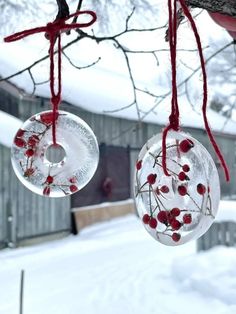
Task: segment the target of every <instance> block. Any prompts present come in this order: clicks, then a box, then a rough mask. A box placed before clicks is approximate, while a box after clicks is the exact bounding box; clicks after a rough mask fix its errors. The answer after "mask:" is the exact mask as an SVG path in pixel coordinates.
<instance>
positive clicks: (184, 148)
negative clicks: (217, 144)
mask: <svg viewBox="0 0 236 314" xmlns="http://www.w3.org/2000/svg"><path fill="white" fill-rule="evenodd" d="M193 146H194V143H193V141H191V140H190V139H186V140H183V141H181V142H180V144H179V148H180V150H181V152H183V153H187V152H188V151H189V150H190V149H191V148H193Z"/></svg>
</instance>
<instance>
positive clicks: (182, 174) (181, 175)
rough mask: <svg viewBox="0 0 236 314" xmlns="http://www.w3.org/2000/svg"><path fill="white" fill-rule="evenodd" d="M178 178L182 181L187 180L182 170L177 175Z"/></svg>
mask: <svg viewBox="0 0 236 314" xmlns="http://www.w3.org/2000/svg"><path fill="white" fill-rule="evenodd" d="M178 178H179V180H180V181H184V180H187V178H188V177H187V176H186V174H185V173H184V172H183V171H181V172H180V173H179V175H178Z"/></svg>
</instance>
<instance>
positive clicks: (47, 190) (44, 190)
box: [43, 186, 51, 196]
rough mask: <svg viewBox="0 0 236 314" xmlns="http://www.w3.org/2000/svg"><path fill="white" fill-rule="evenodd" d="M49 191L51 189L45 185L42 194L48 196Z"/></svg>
mask: <svg viewBox="0 0 236 314" xmlns="http://www.w3.org/2000/svg"><path fill="white" fill-rule="evenodd" d="M50 192H51V189H50V187H49V186H46V187H45V188H44V189H43V195H46V196H48V195H49V194H50Z"/></svg>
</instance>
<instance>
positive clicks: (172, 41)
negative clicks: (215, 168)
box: [162, 0, 230, 181]
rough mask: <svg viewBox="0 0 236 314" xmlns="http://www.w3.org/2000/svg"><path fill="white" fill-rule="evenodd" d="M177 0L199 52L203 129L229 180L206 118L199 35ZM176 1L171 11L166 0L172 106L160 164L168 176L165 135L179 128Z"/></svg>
mask: <svg viewBox="0 0 236 314" xmlns="http://www.w3.org/2000/svg"><path fill="white" fill-rule="evenodd" d="M178 1H179V3H180V5H181V8H182V10H183V13H184V15H185V16H186V17H187V19H188V20H189V22H190V25H191V27H192V30H193V33H194V36H195V39H196V43H197V48H198V52H199V58H200V63H201V69H202V75H203V103H202V113H203V120H204V125H205V129H206V132H207V135H208V137H209V140H210V142H211V144H212V146H213V148H214V150H215V153H216V155H217V156H218V158H219V160H220V162H221V165H222V168H223V170H224V173H225V179H226V181H229V180H230V174H229V170H228V167H227V164H226V162H225V160H224V157H223V155H222V153H221V151H220V148H219V146H218V145H217V143H216V141H215V138H214V135H213V133H212V131H211V128H210V126H209V123H208V119H207V94H208V88H207V74H206V68H205V61H204V56H203V51H202V45H201V40H200V36H199V34H198V30H197V27H196V24H195V22H194V19H193V17H192V15H191V13H190V11H189V9H188V6H187V5H186V3H185V0H178ZM176 3H177V0H174V12H173V9H172V0H168V9H169V46H170V56H171V67H172V106H171V115H170V117H169V125H168V126H167V127H166V128H165V129H164V131H163V138H162V150H163V158H162V166H163V171H164V173H165V175H168V176H169V173H168V171H167V167H166V137H167V134H168V131H169V130H171V129H173V130H175V131H178V130H179V109H178V101H177V97H178V95H177V83H176V43H177V6H176Z"/></svg>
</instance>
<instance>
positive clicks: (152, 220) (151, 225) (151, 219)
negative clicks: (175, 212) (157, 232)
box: [148, 217, 157, 229]
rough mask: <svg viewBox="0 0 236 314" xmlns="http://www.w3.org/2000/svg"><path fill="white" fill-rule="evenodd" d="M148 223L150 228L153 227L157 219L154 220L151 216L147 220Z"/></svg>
mask: <svg viewBox="0 0 236 314" xmlns="http://www.w3.org/2000/svg"><path fill="white" fill-rule="evenodd" d="M148 224H149V227H150V228H152V229H155V228H156V226H157V220H156V218H153V217H151V218H150V220H149V222H148Z"/></svg>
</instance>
